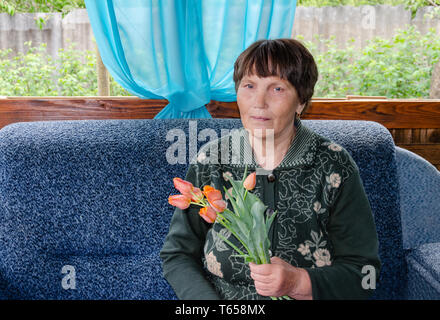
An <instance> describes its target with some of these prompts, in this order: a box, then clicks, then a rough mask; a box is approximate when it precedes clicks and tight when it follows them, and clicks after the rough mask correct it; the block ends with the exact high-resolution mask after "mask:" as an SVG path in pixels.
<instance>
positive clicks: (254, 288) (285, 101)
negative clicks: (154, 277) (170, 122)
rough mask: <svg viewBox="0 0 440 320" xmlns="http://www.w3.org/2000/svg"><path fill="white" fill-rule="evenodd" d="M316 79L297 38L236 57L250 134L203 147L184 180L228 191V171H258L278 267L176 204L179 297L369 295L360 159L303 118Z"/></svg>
mask: <svg viewBox="0 0 440 320" xmlns="http://www.w3.org/2000/svg"><path fill="white" fill-rule="evenodd" d="M317 77H318V70H317V67H316V64H315V61H314V59H313V57H312V55H311V54H310V53H309V51H308V50H307V49H306V48H305V47H304V46H303V45H302V44H301V43H300V42H298V41H296V40H293V39H277V40H262V41H258V42H256V43H254V44H252V45H251V46H250V47H249V48H247V49H246V50H245V51H244V52H243V53H242V54H241V55H240V56H239V57H238V59H237V61H236V63H235V65H234V81H235V88H236V91H237V104H238V108H239V112H240V117H241V121H242V123H243V127H244V128H242V129H240V130H237V131H235V132H234V131H233V132H231V133H230V134H229V135H227V136H225V137H221V138H220V139H218V140H216V141H214V142H209V143H207V144H206V145H205V146H204V147H202V148H201V150H200V152H199V154H198V157H197V162H196V163H192V164H190V166H189V169H188V172H187V175H186V178H185V179H186V180H187V181H190V182H192V183H193V184H194V185H195V186H197V187H203V186H204V185H211V186H213V187H215V188H216V189H218V190H224V189H223V186H225V187H226V188H229V187H230V185H229V182H227V178H226V177H225V175H229V176H232V177H233V178H234V179H235V180H241V179H242V177H243V174H244V169H245V166H247V167H248V170H250V172H252V171H256V172H257V182H256V187H255V190H254V191H253V192H254V194H256V195H257V196H258V197H259V198H260V199H261V200H262V201H263V202H264V204H265V205H267V206H268V209H267V210H266V213H265V214H266V215H270V214H272V213H273V212H274V210H276V211H277V215H276V216H275V220H274V222H273V223H272V226H271V228H270V231H269V239H270V241H271V248H270V249H271V250H270V251H271V255H272V258H271V263H270V264H261V265H256V264H252V263H250V264H249V263H246V262H245V261H244V260H243V259H242V258H241V257H238V256H236V252H235V251H234V250H233V249H232V248H231V247H230V246H229V245H228V244H226V243H225V242H224V241H222V238H221V237H220V236H222V237H229V240H230V241H234V239H233V236H231V235H230V234H229V233H228V232H227V230H226V229H225V228H223V227H222V226H221V224H219V223H214V224H209V223H207V222H205V221H204V220H203V219H201V218H200V216H199V214H198V211H199V208H194V206H190V207H189V208H188V209H186V210H181V209H178V208H177V209H176V211H175V213H174V215H173V218H172V221H171V225H170V230H169V234H168V236H167V237H166V240H165V243H164V246H163V248H162V251H161V254H160V255H161V258H162V260H163V271H164V276H165V278H166V279H167V281H168V282H169V283H170V284H171V286H172V287H173V289H174V291H175V292H176V294H177V296H178V297H179V298H180V299H270V298H269V297H271V296H272V297H273V296H286V295H287V296H290V297H291V298H293V299H364V298H368V297H369V296H370V295H371V293H372V292H371V291H372V290H371V289H370V287H368V286H365V285H363V283H365V282H363V281H362V280H363V277H364V276H365V274H363V273H362V271H363V268H364V266H368V267H369V268H370V270H371V268H374V270H375V271H376V276H378V274H379V269H380V260H379V257H378V241H377V234H376V229H375V225H374V220H373V216H372V212H371V208H370V204H369V202H368V199H367V196H366V194H365V191H364V188H363V184H362V181H361V178H360V176H359V171H358V168H357V166H356V163H355V162H354V161H353V159H352V158H351V156H350V155H349V154H348V152H347V151H346V150H345V149H344V148H342V147H341V146H339V145H337V144H336V143H333V142H332V141H330V140H328V139H327V138H325V137H322V136H320V135H318V134H317V133H315V132H313V131H312V130H310V129H309V128H307V127H306V126H304V125H303V124H302V123H301V120H300V115H301V114H302V113H304V112H305V110H306V109H307V107H308V105H309V103H310V100H311V98H312V95H313V92H314V86H315V83H316V81H317ZM237 142H238V143H237ZM241 142H242V143H241ZM213 147H214V148H213ZM213 150H214V151H213ZM215 151H218V153H217V152H215ZM216 153H217V154H216ZM225 159H226V160H227V161H225ZM249 159H250V160H249ZM248 172H249V171H248ZM222 192H223V191H222ZM219 235H220V236H219ZM235 244H236V245H237V246H240V244H239V242H235Z"/></svg>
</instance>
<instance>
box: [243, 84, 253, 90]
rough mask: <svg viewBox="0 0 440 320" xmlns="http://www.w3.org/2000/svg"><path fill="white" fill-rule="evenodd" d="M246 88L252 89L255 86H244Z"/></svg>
mask: <svg viewBox="0 0 440 320" xmlns="http://www.w3.org/2000/svg"><path fill="white" fill-rule="evenodd" d="M244 87H245V88H249V89H252V88H253V87H254V86H253V85H251V84H250V83H247V84H245V85H244Z"/></svg>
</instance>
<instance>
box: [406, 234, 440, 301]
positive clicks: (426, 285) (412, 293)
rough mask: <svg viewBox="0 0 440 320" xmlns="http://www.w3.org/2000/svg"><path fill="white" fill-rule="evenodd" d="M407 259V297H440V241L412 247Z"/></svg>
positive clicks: (436, 298)
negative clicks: (415, 247)
mask: <svg viewBox="0 0 440 320" xmlns="http://www.w3.org/2000/svg"><path fill="white" fill-rule="evenodd" d="M406 259H407V262H408V287H407V299H417V300H418V299H424V300H426V299H435V300H438V299H440V242H437V243H427V244H424V245H422V246H420V247H418V248H417V249H412V250H410V251H409V254H408V255H407V257H406Z"/></svg>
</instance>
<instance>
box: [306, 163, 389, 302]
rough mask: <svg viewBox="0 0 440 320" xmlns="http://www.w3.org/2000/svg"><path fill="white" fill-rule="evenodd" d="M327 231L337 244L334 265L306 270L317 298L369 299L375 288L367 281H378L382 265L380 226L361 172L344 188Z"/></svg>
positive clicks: (314, 296) (349, 179) (332, 240)
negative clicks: (378, 230)
mask: <svg viewBox="0 0 440 320" xmlns="http://www.w3.org/2000/svg"><path fill="white" fill-rule="evenodd" d="M327 231H328V235H329V239H330V241H331V243H332V245H333V261H332V265H330V266H324V267H320V268H306V270H307V272H308V274H309V276H310V280H311V283H312V296H313V299H314V300H315V299H367V298H368V297H370V296H371V294H372V293H373V289H374V288H371V282H369V281H363V278H364V277H366V276H369V277H372V276H375V277H376V278H375V279H378V278H379V271H380V267H381V263H380V259H379V255H378V239H377V233H376V227H375V224H374V219H373V215H372V211H371V208H370V203H369V202H368V198H367V196H366V194H365V191H364V188H363V184H362V180H361V178H360V175H359V171H357V170H356V171H355V172H354V173H353V175H352V176H351V177H349V178H348V179H347V180H346V181H345V183H344V184H343V185H342V189H341V191H340V193H339V195H338V198H337V200H336V203H335V204H334V206H333V210H332V211H331V212H330V218H329V222H328V225H327ZM365 266H367V268H365V269H364V270H363V268H364V267H365ZM373 268H374V269H373ZM366 270H369V272H366ZM372 270H374V271H375V274H372V273H371V271H372ZM363 271H364V273H362V272H363ZM366 283H367V285H365V284H366ZM368 284H370V285H368Z"/></svg>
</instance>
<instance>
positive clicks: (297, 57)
mask: <svg viewBox="0 0 440 320" xmlns="http://www.w3.org/2000/svg"><path fill="white" fill-rule="evenodd" d="M247 75H256V76H258V77H261V78H263V77H270V76H278V77H279V78H281V79H284V80H288V81H289V82H290V83H291V84H292V85H293V87H294V88H295V89H296V91H297V93H298V98H299V100H300V103H301V104H304V105H305V106H304V110H303V112H304V111H305V110H306V109H307V108H308V106H309V104H310V100H311V99H312V96H313V92H314V88H315V84H316V81H317V80H318V68H317V66H316V63H315V60H314V59H313V56H312V54H311V53H310V52H309V50H307V48H306V47H305V46H304V45H303V44H302V43H301V42H299V41H297V40H294V39H275V40H259V41H257V42H254V43H253V44H252V45H250V46H249V47H248V48H247V49H246V50H245V51H243V52H242V53H241V54H240V56H239V57H238V58H237V60H236V61H235V64H234V76H233V79H234V82H235V91H237V90H238V86H239V85H240V81H241V79H243V77H244V76H247Z"/></svg>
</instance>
